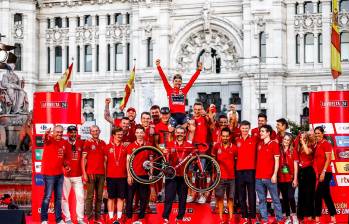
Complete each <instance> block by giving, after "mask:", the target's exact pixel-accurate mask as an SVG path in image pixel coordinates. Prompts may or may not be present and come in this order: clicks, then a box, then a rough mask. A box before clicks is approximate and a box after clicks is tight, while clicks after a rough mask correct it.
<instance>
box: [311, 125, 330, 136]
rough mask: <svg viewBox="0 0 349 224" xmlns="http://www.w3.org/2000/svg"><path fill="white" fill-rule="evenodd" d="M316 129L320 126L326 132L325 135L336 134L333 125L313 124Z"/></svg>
mask: <svg viewBox="0 0 349 224" xmlns="http://www.w3.org/2000/svg"><path fill="white" fill-rule="evenodd" d="M313 125H314V129H315V128H316V127H318V126H321V127H323V128H324V130H325V134H334V128H333V125H332V123H319V124H313Z"/></svg>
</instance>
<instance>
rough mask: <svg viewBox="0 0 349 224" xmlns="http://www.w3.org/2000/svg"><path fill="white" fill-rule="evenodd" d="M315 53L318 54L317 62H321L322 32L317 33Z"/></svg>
mask: <svg viewBox="0 0 349 224" xmlns="http://www.w3.org/2000/svg"><path fill="white" fill-rule="evenodd" d="M317 54H318V63H322V33H319V35H318V46H317Z"/></svg>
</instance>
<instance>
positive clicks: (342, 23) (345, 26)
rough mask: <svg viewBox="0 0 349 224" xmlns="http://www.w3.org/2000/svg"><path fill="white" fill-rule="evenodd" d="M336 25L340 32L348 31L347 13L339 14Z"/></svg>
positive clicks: (348, 13)
mask: <svg viewBox="0 0 349 224" xmlns="http://www.w3.org/2000/svg"><path fill="white" fill-rule="evenodd" d="M338 23H339V26H340V27H341V28H342V30H348V31H349V12H341V13H339V17H338Z"/></svg>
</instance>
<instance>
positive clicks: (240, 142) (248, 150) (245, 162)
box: [236, 136, 258, 170]
mask: <svg viewBox="0 0 349 224" xmlns="http://www.w3.org/2000/svg"><path fill="white" fill-rule="evenodd" d="M257 141H258V140H257V138H256V137H252V136H248V137H247V138H246V139H243V138H242V137H241V136H240V137H238V138H237V139H236V147H237V160H236V170H255V169H256V154H257Z"/></svg>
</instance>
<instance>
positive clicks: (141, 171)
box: [126, 141, 150, 176]
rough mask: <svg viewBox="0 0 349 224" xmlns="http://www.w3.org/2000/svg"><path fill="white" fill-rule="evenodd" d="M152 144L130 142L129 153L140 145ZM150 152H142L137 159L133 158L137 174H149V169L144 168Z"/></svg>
mask: <svg viewBox="0 0 349 224" xmlns="http://www.w3.org/2000/svg"><path fill="white" fill-rule="evenodd" d="M146 145H150V144H148V143H145V142H144V143H143V144H142V145H141V144H139V143H138V142H137V141H134V142H133V143H131V144H129V145H128V146H127V148H126V151H127V154H128V155H131V154H132V152H133V151H134V150H135V149H138V148H139V147H142V146H146ZM149 156H150V154H149V153H148V152H147V151H143V152H140V154H138V155H137V156H136V157H135V159H134V160H133V163H132V164H133V170H134V171H135V173H136V175H137V176H146V175H148V173H147V171H146V170H145V169H144V168H143V162H144V161H145V160H148V159H149Z"/></svg>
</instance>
